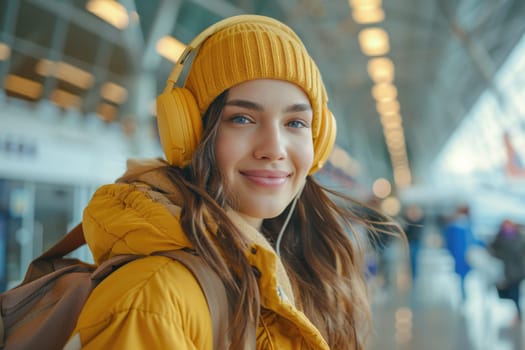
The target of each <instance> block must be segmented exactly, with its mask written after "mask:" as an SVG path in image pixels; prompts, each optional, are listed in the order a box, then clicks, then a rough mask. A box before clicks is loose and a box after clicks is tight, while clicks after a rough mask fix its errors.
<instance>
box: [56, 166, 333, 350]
mask: <svg viewBox="0 0 525 350" xmlns="http://www.w3.org/2000/svg"><path fill="white" fill-rule="evenodd" d="M134 169H135V170H136V169H137V168H136V167H135V168H134ZM131 171H133V169H131ZM148 175H149V176H150V178H149V181H153V182H159V183H162V184H163V186H164V188H163V189H165V188H166V186H168V187H169V184H168V185H166V184H167V183H168V182H167V180H166V179H162V178H160V177H159V176H160V175H159V174H158V173H156V172H154V171H153V172H151V173H149V174H148ZM156 185H157V184H156ZM169 209H170V210H168V208H167V206H166V203H159V202H158V198H156V196H154V193H153V195H152V193H151V192H148V191H144V190H143V188H141V186H140V185H130V184H122V183H120V184H119V183H117V184H110V185H105V186H102V187H101V188H99V189H98V190H97V191H96V192H95V194H94V196H93V197H92V199H91V201H90V202H89V204H88V206H87V207H86V208H85V210H84V216H83V229H84V233H85V237H86V242H87V244H88V246H89V248H90V249H91V252H92V253H93V257H94V259H95V262H96V263H97V264H100V263H101V262H103V261H105V260H107V259H108V258H110V257H112V256H114V255H118V254H125V253H132V254H144V255H148V254H151V253H152V252H156V251H161V250H176V249H182V248H191V244H190V242H189V241H188V239H187V238H186V236H185V234H184V232H183V230H182V228H181V226H180V223H179V217H178V216H177V215H176V214H177V212H178V211H179V210H180V208H178V207H176V206H174V205H173V204H172V207H171V208H169ZM173 214H175V215H173ZM228 215H229V216H230V218H231V219H232V220H233V222H234V223H235V224H236V225H238V227H239V228H240V229H241V230H242V231H243V232H244V233H246V235H247V237H248V238H249V239H250V240H251V241H252V242H253V244H252V245H251V247H250V249H249V251H247V252H246V256H247V258H248V260H249V262H250V264H251V265H253V266H255V267H256V268H257V269H258V270H259V271H260V272H261V276H260V277H259V278H258V283H259V290H260V296H261V298H260V300H261V316H260V318H259V322H258V326H257V330H256V339H257V341H256V348H257V349H260V350H263V349H264V350H270V349H272V350H287V349H325V350H326V349H328V345H327V344H326V342H325V340H324V339H323V338H322V336H321V334H320V333H319V331H318V330H317V329H316V328H315V327H314V326H313V325H312V323H311V322H310V321H309V320H308V319H307V318H306V316H305V315H304V314H303V313H302V312H301V311H299V310H298V309H297V308H296V307H295V306H294V301H293V292H292V288H291V287H290V282H289V280H288V277H287V275H286V272H285V271H284V268H283V267H282V264H281V262H280V260H279V258H278V257H277V255H276V254H275V252H274V250H273V249H272V248H271V246H270V245H269V244H268V243H267V241H266V239H265V238H264V237H263V236H262V235H261V234H260V233H259V232H258V231H257V230H255V229H253V228H252V227H251V226H250V225H248V224H247V223H246V222H245V221H244V220H243V219H242V218H241V217H240V216H238V215H237V214H236V213H235V212H233V211H230V212H229V213H228ZM253 248H255V249H253ZM212 348H213V338H212V325H211V319H210V314H209V311H208V305H207V302H206V299H205V297H204V294H203V293H202V291H201V289H200V286H199V284H198V282H197V281H196V280H195V278H194V277H193V275H192V273H191V272H190V271H189V270H187V269H186V267H184V266H183V265H182V264H181V263H179V262H177V261H174V260H172V259H170V258H166V257H162V256H154V257H147V258H144V259H138V260H135V261H133V262H131V263H128V264H126V265H124V266H123V267H121V268H120V269H118V270H117V271H115V272H114V273H112V274H111V275H110V276H109V277H107V278H106V279H105V280H104V281H102V283H101V284H100V285H99V286H98V287H97V288H96V289H95V290H94V291H93V293H92V294H91V295H90V297H89V299H88V301H87V303H86V305H85V306H84V308H83V310H82V312H81V315H80V317H79V319H78V322H77V325H76V328H75V330H74V331H73V334H72V337H71V339H70V341H69V342H68V344H67V345H66V349H96V350H100V349H126V350H132V349H177V350H190V349H206V350H211V349H212ZM221 350H222V349H221Z"/></svg>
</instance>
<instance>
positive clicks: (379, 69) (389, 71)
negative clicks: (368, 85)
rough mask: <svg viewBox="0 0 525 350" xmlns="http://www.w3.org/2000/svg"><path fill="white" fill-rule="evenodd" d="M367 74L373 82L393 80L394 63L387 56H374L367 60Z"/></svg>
mask: <svg viewBox="0 0 525 350" xmlns="http://www.w3.org/2000/svg"><path fill="white" fill-rule="evenodd" d="M367 70H368V75H370V78H372V80H373V81H374V82H375V83H381V82H384V83H392V82H393V81H394V63H393V62H392V60H391V59H389V58H388V57H375V58H371V59H370V60H369V61H368V65H367Z"/></svg>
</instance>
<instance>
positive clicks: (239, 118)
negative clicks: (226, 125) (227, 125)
mask: <svg viewBox="0 0 525 350" xmlns="http://www.w3.org/2000/svg"><path fill="white" fill-rule="evenodd" d="M230 121H231V122H232V123H236V124H249V123H251V120H250V119H249V118H248V117H247V116H245V115H236V116H233V117H231V118H230Z"/></svg>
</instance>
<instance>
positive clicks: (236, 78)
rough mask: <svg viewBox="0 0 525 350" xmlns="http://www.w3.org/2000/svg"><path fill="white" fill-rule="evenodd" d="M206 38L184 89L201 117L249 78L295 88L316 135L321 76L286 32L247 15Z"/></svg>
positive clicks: (322, 104)
mask: <svg viewBox="0 0 525 350" xmlns="http://www.w3.org/2000/svg"><path fill="white" fill-rule="evenodd" d="M244 17H246V18H250V20H246V21H241V22H239V23H233V24H232V25H230V26H227V27H225V28H224V29H222V30H219V31H217V32H216V33H214V34H213V35H211V36H210V37H209V38H208V39H206V40H205V41H204V43H203V44H202V45H201V47H200V48H199V51H198V53H197V55H196V56H195V58H194V60H193V63H192V64H191V69H190V71H189V73H188V77H187V80H186V84H185V87H186V88H187V89H188V90H190V91H191V93H192V94H193V95H194V97H195V99H196V102H197V105H198V107H199V111H200V113H201V115H203V114H204V113H205V112H206V110H207V109H208V107H209V105H210V104H211V103H212V102H213V100H214V99H215V98H216V97H217V96H218V95H220V94H221V93H222V92H224V91H225V90H227V89H229V88H231V87H232V86H235V85H237V84H240V83H242V82H245V81H248V80H254V79H278V80H285V81H289V82H291V83H294V84H296V85H298V86H299V87H301V88H302V89H303V90H304V91H305V92H306V94H307V95H308V97H309V99H310V103H311V104H312V110H313V120H312V133H313V137H314V139H315V138H316V137H317V136H318V135H319V128H320V123H322V122H323V118H326V117H325V116H324V114H326V113H329V112H328V111H327V108H326V104H327V94H326V90H325V87H324V85H323V82H322V79H321V74H320V72H319V69H318V68H317V66H316V64H315V62H314V61H313V60H312V58H311V57H310V55H309V54H308V52H307V50H306V48H305V46H304V44H303V43H302V41H301V40H300V38H299V37H298V36H297V35H296V34H295V33H294V32H293V30H292V29H291V28H289V27H288V26H286V25H285V24H283V23H281V22H279V21H277V20H275V19H273V18H269V17H265V16H257V15H251V16H246V15H244Z"/></svg>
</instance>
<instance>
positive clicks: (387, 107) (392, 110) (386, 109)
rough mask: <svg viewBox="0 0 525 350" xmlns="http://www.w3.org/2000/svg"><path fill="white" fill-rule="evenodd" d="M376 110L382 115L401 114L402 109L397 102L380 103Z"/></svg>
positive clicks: (377, 104)
mask: <svg viewBox="0 0 525 350" xmlns="http://www.w3.org/2000/svg"><path fill="white" fill-rule="evenodd" d="M376 108H377V112H378V113H379V114H380V115H390V114H399V110H400V109H401V107H400V105H399V102H398V101H397V100H390V101H378V102H377V103H376Z"/></svg>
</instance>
